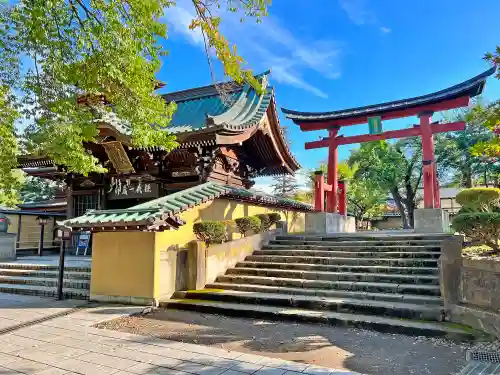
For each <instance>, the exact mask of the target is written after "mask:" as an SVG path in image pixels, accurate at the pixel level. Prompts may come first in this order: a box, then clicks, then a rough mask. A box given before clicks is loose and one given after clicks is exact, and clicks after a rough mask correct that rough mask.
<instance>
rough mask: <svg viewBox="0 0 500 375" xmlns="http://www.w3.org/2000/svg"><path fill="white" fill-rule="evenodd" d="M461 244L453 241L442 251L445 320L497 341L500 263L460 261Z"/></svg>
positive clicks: (499, 319) (483, 260)
mask: <svg viewBox="0 0 500 375" xmlns="http://www.w3.org/2000/svg"><path fill="white" fill-rule="evenodd" d="M454 237H457V236H454ZM461 244H462V241H461V240H458V241H457V240H455V242H453V241H452V242H448V246H445V245H443V247H442V255H441V259H440V271H441V294H442V296H443V300H444V304H445V310H446V314H447V318H448V320H451V321H452V322H455V323H461V324H466V325H468V326H471V327H473V328H476V329H479V330H481V331H485V332H487V333H489V334H491V335H494V336H495V337H497V338H500V261H498V260H494V259H470V258H462V254H461V247H462V246H461ZM458 250H460V251H458Z"/></svg>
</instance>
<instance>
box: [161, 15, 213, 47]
mask: <svg viewBox="0 0 500 375" xmlns="http://www.w3.org/2000/svg"><path fill="white" fill-rule="evenodd" d="M164 17H165V19H166V21H167V24H168V25H169V26H172V29H173V31H174V32H175V33H179V34H182V35H183V36H184V37H185V38H186V39H187V40H189V41H190V42H191V43H192V44H194V45H198V46H201V47H203V46H204V45H205V44H204V41H203V35H202V34H201V31H200V30H199V29H195V30H191V29H190V28H189V25H190V24H191V21H192V20H193V19H194V17H195V14H194V11H192V10H190V9H189V8H184V7H182V6H171V7H169V8H166V9H165V14H164Z"/></svg>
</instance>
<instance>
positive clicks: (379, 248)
mask: <svg viewBox="0 0 500 375" xmlns="http://www.w3.org/2000/svg"><path fill="white" fill-rule="evenodd" d="M262 248H263V249H269V250H286V249H296V250H332V251H368V252H370V251H371V252H386V251H398V252H401V251H409V252H418V251H429V252H430V251H432V252H440V251H441V246H440V245H439V244H437V245H404V244H403V245H402V244H399V243H398V244H382V245H380V244H377V245H371V244H365V245H359V244H358V245H354V244H353V245H344V244H343V243H342V242H312V241H311V242H307V241H306V242H304V241H271V242H270V243H269V244H268V245H265V246H263V247H262Z"/></svg>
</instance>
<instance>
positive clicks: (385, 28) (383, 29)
mask: <svg viewBox="0 0 500 375" xmlns="http://www.w3.org/2000/svg"><path fill="white" fill-rule="evenodd" d="M380 31H382V32H383V33H384V34H390V33H391V32H392V30H391V29H390V28H388V27H384V26H382V27H381V28H380Z"/></svg>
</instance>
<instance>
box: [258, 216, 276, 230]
mask: <svg viewBox="0 0 500 375" xmlns="http://www.w3.org/2000/svg"><path fill="white" fill-rule="evenodd" d="M255 216H257V217H258V218H259V220H260V231H261V232H264V231H266V230H268V229H269V228H270V227H271V225H272V224H273V223H271V219H270V218H269V215H268V214H257V215H255Z"/></svg>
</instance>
